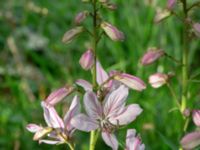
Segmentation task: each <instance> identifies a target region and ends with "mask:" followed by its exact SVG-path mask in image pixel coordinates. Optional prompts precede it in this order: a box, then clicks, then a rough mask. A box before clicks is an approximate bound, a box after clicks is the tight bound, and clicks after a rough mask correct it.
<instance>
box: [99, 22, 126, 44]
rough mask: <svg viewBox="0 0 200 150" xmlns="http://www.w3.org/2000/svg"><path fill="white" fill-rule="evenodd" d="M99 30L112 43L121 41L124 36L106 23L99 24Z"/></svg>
mask: <svg viewBox="0 0 200 150" xmlns="http://www.w3.org/2000/svg"><path fill="white" fill-rule="evenodd" d="M101 28H102V29H103V30H104V31H105V33H106V34H107V35H108V36H109V37H110V38H111V39H112V40H113V41H123V40H124V34H123V33H122V32H121V31H119V30H118V29H117V28H116V27H114V26H113V25H111V24H110V23H108V22H103V23H101Z"/></svg>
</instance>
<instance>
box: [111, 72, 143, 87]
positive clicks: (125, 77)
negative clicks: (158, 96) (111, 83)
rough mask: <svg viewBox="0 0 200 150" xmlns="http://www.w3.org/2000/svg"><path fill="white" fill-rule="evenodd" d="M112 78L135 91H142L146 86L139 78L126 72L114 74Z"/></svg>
mask: <svg viewBox="0 0 200 150" xmlns="http://www.w3.org/2000/svg"><path fill="white" fill-rule="evenodd" d="M114 79H115V80H117V81H119V82H121V83H123V84H125V85H126V86H128V87H129V88H132V89H134V90H137V91H142V90H144V89H145V88H146V85H145V83H144V82H143V81H142V80H141V79H140V78H138V77H135V76H132V75H129V74H126V73H120V74H116V75H115V76H114Z"/></svg>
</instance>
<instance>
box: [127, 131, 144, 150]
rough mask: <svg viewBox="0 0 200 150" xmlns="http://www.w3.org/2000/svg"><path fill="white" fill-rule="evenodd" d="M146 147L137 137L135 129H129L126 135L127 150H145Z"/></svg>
mask: <svg viewBox="0 0 200 150" xmlns="http://www.w3.org/2000/svg"><path fill="white" fill-rule="evenodd" d="M144 149H145V145H144V144H142V142H141V139H140V137H139V136H137V135H136V130H135V129H129V130H128V131H127V134H126V149H125V150H144Z"/></svg>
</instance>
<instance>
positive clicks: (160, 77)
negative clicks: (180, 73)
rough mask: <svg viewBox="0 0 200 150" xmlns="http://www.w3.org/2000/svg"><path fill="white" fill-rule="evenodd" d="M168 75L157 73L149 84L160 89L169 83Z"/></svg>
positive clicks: (150, 78) (150, 79) (152, 76)
mask: <svg viewBox="0 0 200 150" xmlns="http://www.w3.org/2000/svg"><path fill="white" fill-rule="evenodd" d="M168 78H169V77H168V75H166V74H162V73H155V74H153V75H151V76H150V77H149V83H150V84H151V86H152V87H153V88H159V87H161V86H163V85H164V84H166V83H167V80H168Z"/></svg>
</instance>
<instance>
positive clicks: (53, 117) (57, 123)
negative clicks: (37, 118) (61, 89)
mask: <svg viewBox="0 0 200 150" xmlns="http://www.w3.org/2000/svg"><path fill="white" fill-rule="evenodd" d="M42 107H43V110H44V119H45V121H46V123H47V125H48V126H49V127H52V128H64V123H63V120H62V119H61V118H60V117H59V115H58V113H57V112H56V110H55V108H54V107H49V106H47V105H46V103H42Z"/></svg>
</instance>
